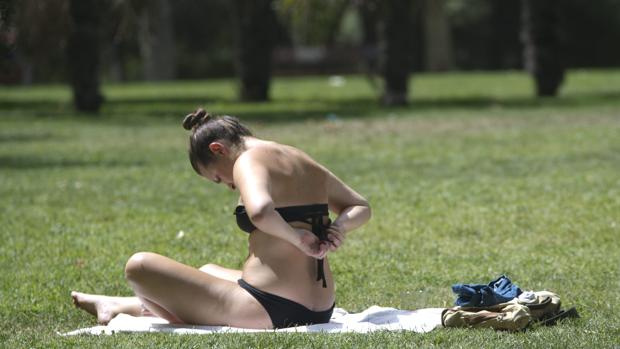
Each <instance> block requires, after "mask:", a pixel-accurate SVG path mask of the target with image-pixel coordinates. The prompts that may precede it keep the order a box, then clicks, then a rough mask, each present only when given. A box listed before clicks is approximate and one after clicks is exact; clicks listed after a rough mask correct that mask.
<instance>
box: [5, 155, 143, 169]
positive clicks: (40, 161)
mask: <svg viewBox="0 0 620 349" xmlns="http://www.w3.org/2000/svg"><path fill="white" fill-rule="evenodd" d="M144 164H145V162H143V161H131V162H129V161H118V160H84V159H68V158H62V159H52V158H47V157H41V156H23V155H20V156H0V169H19V170H24V169H26V170H27V169H32V170H38V169H49V168H70V167H135V166H143V165H144Z"/></svg>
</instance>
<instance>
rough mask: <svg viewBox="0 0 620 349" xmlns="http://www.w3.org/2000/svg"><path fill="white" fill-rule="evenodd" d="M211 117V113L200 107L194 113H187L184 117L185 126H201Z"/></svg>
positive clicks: (188, 128) (186, 127)
mask: <svg viewBox="0 0 620 349" xmlns="http://www.w3.org/2000/svg"><path fill="white" fill-rule="evenodd" d="M210 119H211V114H209V113H207V112H206V111H205V110H204V109H202V108H199V109H198V110H196V111H195V112H193V113H190V114H187V115H186V116H185V118H184V119H183V128H184V129H186V130H191V129H193V128H194V127H196V126H199V125H201V124H203V123H205V122H207V121H209V120H210Z"/></svg>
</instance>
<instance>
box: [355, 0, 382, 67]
mask: <svg viewBox="0 0 620 349" xmlns="http://www.w3.org/2000/svg"><path fill="white" fill-rule="evenodd" d="M379 1H380V0H359V1H357V7H358V10H359V14H360V20H361V24H362V55H363V59H364V65H365V66H366V68H367V72H368V73H369V74H375V73H376V72H377V71H378V70H379V34H378V26H379V19H380V15H381V13H380V5H379V3H378V2H379Z"/></svg>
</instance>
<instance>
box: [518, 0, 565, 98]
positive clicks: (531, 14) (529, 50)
mask: <svg viewBox="0 0 620 349" xmlns="http://www.w3.org/2000/svg"><path fill="white" fill-rule="evenodd" d="M521 5H522V17H521V20H522V27H521V40H522V41H523V46H524V52H523V58H524V62H525V68H526V69H527V71H528V72H529V73H530V74H532V75H533V77H534V79H535V81H536V95H537V96H555V95H556V94H557V93H558V90H559V88H560V85H561V84H562V82H563V80H564V65H563V63H562V57H561V35H560V25H559V21H560V14H559V10H560V9H561V8H562V2H561V1H557V0H522V4H521Z"/></svg>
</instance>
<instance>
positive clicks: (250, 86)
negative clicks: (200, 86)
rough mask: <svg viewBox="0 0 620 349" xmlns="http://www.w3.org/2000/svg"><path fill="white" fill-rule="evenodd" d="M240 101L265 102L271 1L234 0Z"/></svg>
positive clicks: (272, 14) (272, 31)
mask: <svg viewBox="0 0 620 349" xmlns="http://www.w3.org/2000/svg"><path fill="white" fill-rule="evenodd" d="M233 12H234V19H235V27H236V31H235V34H236V44H237V52H236V55H237V62H236V63H237V71H238V74H239V78H240V82H241V86H240V99H241V100H242V101H266V100H268V99H269V84H270V80H271V52H272V49H273V42H274V37H275V34H276V33H275V28H276V26H275V21H276V17H275V12H274V10H273V8H272V1H271V0H234V1H233Z"/></svg>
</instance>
